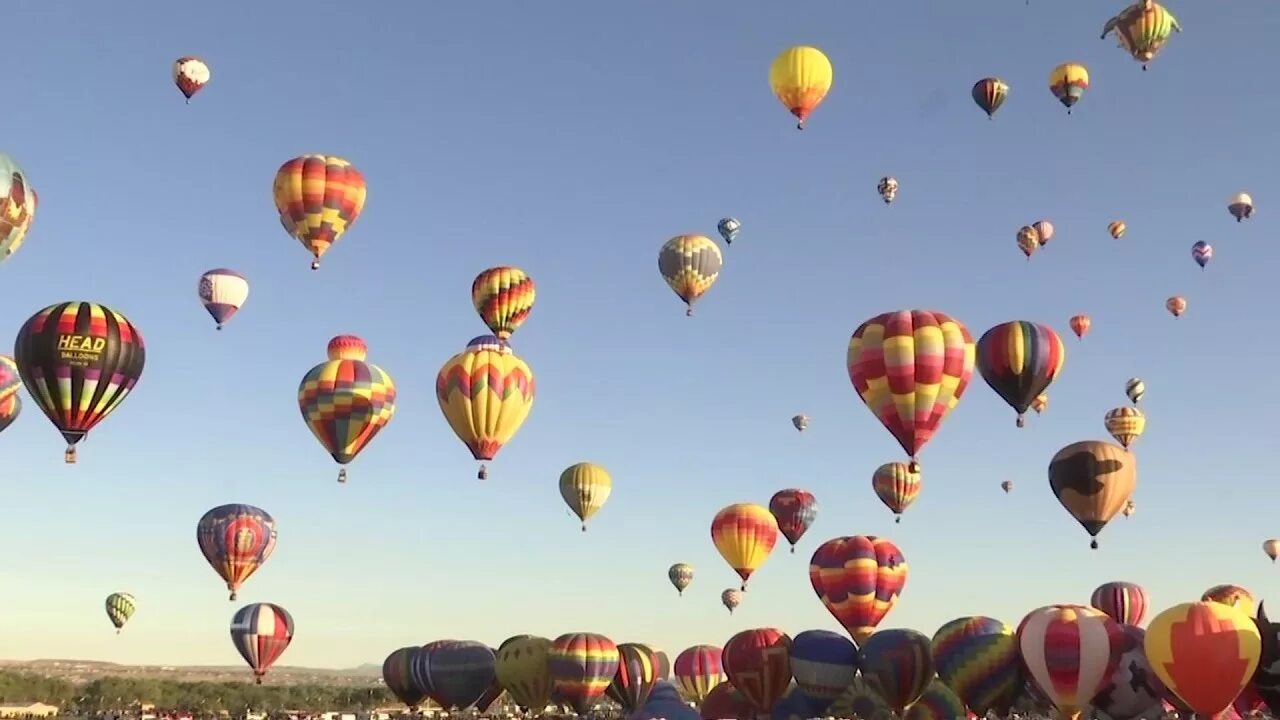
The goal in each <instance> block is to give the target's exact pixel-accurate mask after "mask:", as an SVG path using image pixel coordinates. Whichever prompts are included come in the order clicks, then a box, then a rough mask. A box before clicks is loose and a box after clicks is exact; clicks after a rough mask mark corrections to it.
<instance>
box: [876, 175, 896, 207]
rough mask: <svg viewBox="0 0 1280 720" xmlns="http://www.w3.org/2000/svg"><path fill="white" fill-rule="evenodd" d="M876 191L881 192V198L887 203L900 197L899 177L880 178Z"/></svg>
mask: <svg viewBox="0 0 1280 720" xmlns="http://www.w3.org/2000/svg"><path fill="white" fill-rule="evenodd" d="M876 192H878V193H880V199H881V200H884V204H885V205H888V204H890V203H892V202H893V200H894V198H896V197H898V179H897V178H893V177H888V176H886V177H882V178H880V184H879V185H877V186H876Z"/></svg>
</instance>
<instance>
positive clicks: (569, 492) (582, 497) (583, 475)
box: [560, 462, 613, 532]
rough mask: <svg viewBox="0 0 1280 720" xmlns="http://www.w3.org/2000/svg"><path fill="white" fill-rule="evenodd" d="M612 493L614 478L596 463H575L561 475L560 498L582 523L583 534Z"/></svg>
mask: <svg viewBox="0 0 1280 720" xmlns="http://www.w3.org/2000/svg"><path fill="white" fill-rule="evenodd" d="M612 492H613V477H612V476H610V475H609V471H608V470H605V469H604V468H602V467H600V466H599V465H596V464H595V463H588V462H582V463H575V464H573V465H570V466H569V467H567V468H565V470H564V472H562V473H560V498H561V499H562V500H564V503H565V505H568V506H569V510H570V511H571V512H573V514H574V515H577V516H578V519H579V520H581V521H582V532H586V531H587V520H589V519H591V517H592V516H593V515H595V514H596V513H597V512H599V511H600V508H602V507H604V504H605V503H606V502H608V500H609V495H610V493H612Z"/></svg>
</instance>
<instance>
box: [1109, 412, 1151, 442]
mask: <svg viewBox="0 0 1280 720" xmlns="http://www.w3.org/2000/svg"><path fill="white" fill-rule="evenodd" d="M1102 422H1103V424H1104V425H1106V427H1107V432H1109V433H1111V437H1113V438H1115V439H1116V442H1118V443H1120V445H1121V446H1122V447H1123V448H1124V449H1126V450H1128V449H1129V446H1130V445H1132V444H1133V442H1134V441H1135V440H1137V439H1138V438H1140V437H1142V432H1143V431H1144V430H1146V428H1147V417H1146V416H1145V415H1143V414H1142V411H1141V410H1139V409H1138V408H1136V407H1129V406H1127V405H1125V406H1123V407H1118V408H1112V409H1110V410H1108V411H1107V414H1106V415H1105V416H1104V417H1103V418H1102Z"/></svg>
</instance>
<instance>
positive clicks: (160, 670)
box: [0, 658, 382, 685]
mask: <svg viewBox="0 0 1280 720" xmlns="http://www.w3.org/2000/svg"><path fill="white" fill-rule="evenodd" d="M0 670H19V671H26V672H34V673H39V674H41V675H48V676H51V677H60V678H64V679H66V680H70V681H72V682H89V681H91V680H94V679H96V678H100V677H108V676H112V677H148V678H162V679H167V680H181V681H187V682H195V681H210V682H222V681H227V680H237V679H244V677H245V676H246V674H247V673H248V671H247V669H246V668H244V667H243V666H235V665H120V664H117V663H110V662H100V661H96V660H62V659H43V658H42V659H40V660H0ZM381 678H382V665H381V664H375V663H365V664H364V665H360V666H359V667H354V668H343V669H337V670H335V669H333V668H306V667H294V666H289V665H283V666H276V667H273V668H271V675H270V679H271V680H272V681H274V683H279V684H301V683H322V684H333V685H371V684H376V683H377V682H378V681H380V680H381Z"/></svg>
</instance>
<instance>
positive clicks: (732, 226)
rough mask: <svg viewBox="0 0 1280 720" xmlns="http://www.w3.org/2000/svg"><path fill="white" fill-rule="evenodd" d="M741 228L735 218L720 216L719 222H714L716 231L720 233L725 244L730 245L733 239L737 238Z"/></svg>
mask: <svg viewBox="0 0 1280 720" xmlns="http://www.w3.org/2000/svg"><path fill="white" fill-rule="evenodd" d="M741 230H742V223H740V222H738V219H737V218H731V217H725V218H720V222H718V223H716V232H718V233H720V237H721V238H723V239H724V244H725V245H732V244H733V241H734V240H737V239H738V233H739V232H740V231H741Z"/></svg>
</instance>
